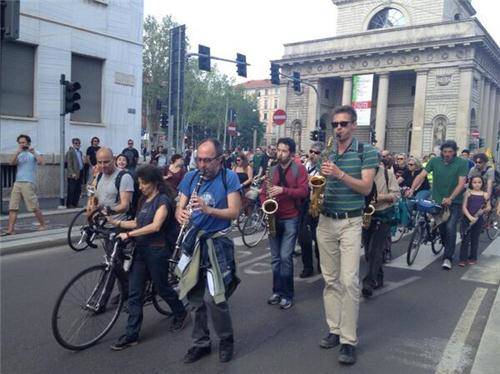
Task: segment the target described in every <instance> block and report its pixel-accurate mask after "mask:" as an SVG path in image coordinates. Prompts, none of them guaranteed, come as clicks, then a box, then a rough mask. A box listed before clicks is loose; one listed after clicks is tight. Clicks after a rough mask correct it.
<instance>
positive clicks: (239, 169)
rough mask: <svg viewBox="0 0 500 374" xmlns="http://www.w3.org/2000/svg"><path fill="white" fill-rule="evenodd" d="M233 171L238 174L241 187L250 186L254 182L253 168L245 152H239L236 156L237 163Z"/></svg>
mask: <svg viewBox="0 0 500 374" xmlns="http://www.w3.org/2000/svg"><path fill="white" fill-rule="evenodd" d="M233 171H234V172H235V173H236V174H237V175H238V179H239V180H240V184H241V187H242V188H243V189H246V188H249V187H250V185H251V184H252V179H253V169H252V168H251V167H250V165H249V163H248V158H247V156H245V154H244V153H239V154H238V155H237V156H236V164H235V166H234V168H233Z"/></svg>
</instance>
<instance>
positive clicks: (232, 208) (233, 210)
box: [175, 139, 241, 363]
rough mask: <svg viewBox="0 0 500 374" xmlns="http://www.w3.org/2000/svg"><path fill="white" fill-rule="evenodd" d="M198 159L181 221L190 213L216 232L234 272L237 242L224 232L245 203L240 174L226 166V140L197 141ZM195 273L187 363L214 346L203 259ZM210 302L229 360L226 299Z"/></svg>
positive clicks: (182, 195)
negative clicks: (221, 141) (224, 153)
mask: <svg viewBox="0 0 500 374" xmlns="http://www.w3.org/2000/svg"><path fill="white" fill-rule="evenodd" d="M195 161H196V165H197V169H196V170H193V171H190V172H189V173H187V174H186V175H185V176H184V178H183V180H182V181H181V183H180V185H179V203H178V205H177V209H176V212H175V217H176V218H177V221H179V223H180V224H183V223H185V222H187V221H188V220H189V219H192V224H193V226H194V227H195V228H196V229H199V230H203V231H204V232H207V233H210V234H213V235H212V237H213V236H218V237H217V238H213V239H207V240H213V243H214V246H215V247H217V251H218V253H217V260H219V256H220V257H223V260H224V261H225V265H226V266H227V267H232V271H233V272H234V271H235V265H234V244H233V242H232V240H231V239H229V238H228V237H227V236H224V233H225V232H229V231H230V227H231V220H233V219H236V218H237V217H238V214H239V212H240V208H241V197H240V191H239V190H240V182H239V179H238V176H237V175H236V173H234V172H233V171H231V170H228V169H225V168H224V167H223V161H224V159H223V150H222V146H221V144H220V143H219V141H217V140H215V139H207V140H205V141H203V142H202V143H201V144H200V145H199V146H198V150H197V152H196V157H195ZM202 173H203V179H204V181H203V182H202V184H201V186H200V189H199V191H198V193H197V194H195V193H194V192H193V191H194V190H195V188H196V185H197V184H198V181H199V180H200V177H201V175H200V174H202ZM189 203H191V204H190V205H191V209H192V210H191V211H190V210H189V209H187V207H188V204H189ZM191 212H192V213H191ZM215 234H217V235H215ZM221 252H222V253H221ZM204 257H206V255H205V254H202V258H204ZM220 266H221V267H222V265H220ZM195 270H196V269H195ZM221 271H227V269H221ZM197 275H198V276H197V283H196V285H195V286H194V287H193V288H192V289H191V290H189V293H188V295H187V297H188V299H189V303H190V305H191V306H192V308H193V315H194V327H193V333H192V338H193V346H192V347H191V348H190V349H189V350H188V352H187V353H186V355H185V356H184V362H185V363H192V362H195V361H198V360H199V359H200V358H202V357H203V356H205V355H208V354H209V353H210V352H211V347H210V346H211V343H210V336H209V330H208V323H207V307H206V304H205V301H204V294H205V289H206V288H207V266H206V264H205V263H204V261H202V262H201V266H200V268H199V270H197ZM226 287H227V285H226ZM181 291H182V290H181ZM227 291H228V289H226V292H227ZM207 304H208V307H209V308H210V312H211V313H210V314H211V316H212V323H213V325H214V328H215V331H216V332H217V335H218V337H219V339H220V345H219V360H220V361H221V362H227V361H229V360H231V358H232V356H233V327H232V322H231V316H230V314H229V306H228V303H227V301H223V302H219V303H216V302H215V301H214V299H213V298H209V302H208V303H207Z"/></svg>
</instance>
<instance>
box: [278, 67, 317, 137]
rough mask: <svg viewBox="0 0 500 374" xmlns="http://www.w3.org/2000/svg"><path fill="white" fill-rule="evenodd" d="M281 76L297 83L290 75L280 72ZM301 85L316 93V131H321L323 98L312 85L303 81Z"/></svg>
mask: <svg viewBox="0 0 500 374" xmlns="http://www.w3.org/2000/svg"><path fill="white" fill-rule="evenodd" d="M280 75H281V76H282V77H285V78H287V79H288V80H291V81H295V78H294V77H292V76H290V75H286V74H283V73H282V72H280ZM300 83H302V84H304V85H306V86H308V87H311V88H312V89H313V90H314V92H315V93H316V123H315V129H316V130H319V120H320V118H319V117H320V115H321V114H320V113H321V98H320V96H319V92H318V89H317V88H316V87H315V86H314V85H313V84H311V83H308V82H305V81H303V80H302V79H301V80H300Z"/></svg>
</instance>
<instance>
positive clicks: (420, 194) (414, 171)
mask: <svg viewBox="0 0 500 374" xmlns="http://www.w3.org/2000/svg"><path fill="white" fill-rule="evenodd" d="M407 166H408V172H406V173H404V174H403V177H404V181H403V183H402V184H401V187H408V188H410V187H411V185H412V184H413V180H414V179H415V177H416V176H417V175H419V174H420V172H421V171H422V164H421V163H420V161H418V160H417V159H416V158H413V157H410V159H409V160H408V163H407ZM430 190H431V185H430V184H429V181H428V180H427V177H425V179H424V182H423V183H422V184H421V185H420V187H419V188H418V189H417V190H416V191H415V192H416V195H415V198H416V199H417V200H420V199H427V198H429V196H430Z"/></svg>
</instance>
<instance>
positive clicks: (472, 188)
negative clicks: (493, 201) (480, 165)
mask: <svg viewBox="0 0 500 374" xmlns="http://www.w3.org/2000/svg"><path fill="white" fill-rule="evenodd" d="M490 209H491V205H490V201H489V196H488V193H487V192H484V180H483V178H482V177H481V176H479V175H476V176H474V177H472V178H471V179H470V181H469V189H468V190H467V192H466V193H465V194H464V201H463V204H462V211H463V213H464V218H463V220H462V226H461V230H460V232H461V234H462V244H461V246H460V262H459V263H458V266H461V267H464V266H466V265H467V263H468V264H469V265H474V264H476V262H477V248H478V246H479V235H480V234H481V228H482V226H483V214H484V213H487V212H488V211H489V210H490ZM469 248H470V252H469Z"/></svg>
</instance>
